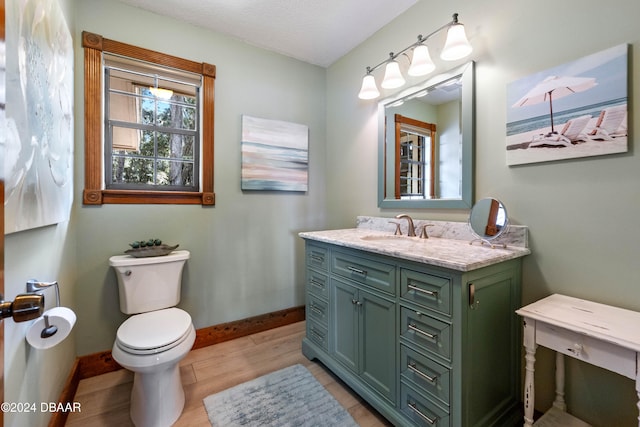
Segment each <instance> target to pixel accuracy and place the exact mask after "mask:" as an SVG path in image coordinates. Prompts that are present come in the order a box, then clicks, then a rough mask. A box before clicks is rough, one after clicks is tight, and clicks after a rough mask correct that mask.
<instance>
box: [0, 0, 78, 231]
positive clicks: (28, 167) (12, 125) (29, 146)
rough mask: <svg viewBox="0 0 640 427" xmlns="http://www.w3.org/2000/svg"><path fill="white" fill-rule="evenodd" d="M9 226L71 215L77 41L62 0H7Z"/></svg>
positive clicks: (56, 220) (38, 223)
mask: <svg viewBox="0 0 640 427" xmlns="http://www.w3.org/2000/svg"><path fill="white" fill-rule="evenodd" d="M6 13H7V20H6V22H7V26H6V58H7V63H6V98H7V100H8V102H7V103H6V110H5V113H6V132H3V133H2V134H3V137H2V141H0V143H1V144H2V145H3V146H4V173H5V232H6V233H12V232H17V231H21V230H27V229H31V228H36V227H42V226H45V225H50V224H55V223H59V222H63V221H67V220H68V219H69V214H70V211H71V203H72V201H73V44H72V39H71V34H70V33H69V28H68V27H67V24H66V22H65V19H64V14H63V13H62V10H61V9H60V5H59V4H58V2H57V0H24V1H14V2H8V3H7V10H6Z"/></svg>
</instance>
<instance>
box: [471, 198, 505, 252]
mask: <svg viewBox="0 0 640 427" xmlns="http://www.w3.org/2000/svg"><path fill="white" fill-rule="evenodd" d="M508 225H509V217H508V216H507V208H506V207H505V206H504V205H503V204H502V202H500V200H497V199H494V198H492V197H488V198H485V199H482V200H478V202H477V203H476V204H475V205H474V206H473V209H471V213H470V214H469V227H470V228H471V232H472V233H473V234H474V235H475V236H476V237H477V239H476V240H473V241H471V242H470V243H473V242H474V241H480V243H481V244H483V243H487V244H489V245H491V247H492V248H493V247H495V244H493V243H491V241H492V240H494V239H497V238H498V237H499V236H500V235H501V234H502V233H504V232H505V231H506V229H507V227H508ZM502 246H503V247H505V248H506V247H507V245H506V244H502Z"/></svg>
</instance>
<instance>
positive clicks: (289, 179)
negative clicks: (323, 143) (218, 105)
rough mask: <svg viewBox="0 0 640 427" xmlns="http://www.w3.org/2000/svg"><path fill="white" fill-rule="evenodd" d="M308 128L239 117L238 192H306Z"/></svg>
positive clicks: (274, 121)
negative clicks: (241, 190)
mask: <svg viewBox="0 0 640 427" xmlns="http://www.w3.org/2000/svg"><path fill="white" fill-rule="evenodd" d="M308 176H309V128H308V126H305V125H301V124H297V123H290V122H284V121H280V120H269V119H261V118H257V117H251V116H246V115H243V116H242V189H243V190H279V191H307V188H308Z"/></svg>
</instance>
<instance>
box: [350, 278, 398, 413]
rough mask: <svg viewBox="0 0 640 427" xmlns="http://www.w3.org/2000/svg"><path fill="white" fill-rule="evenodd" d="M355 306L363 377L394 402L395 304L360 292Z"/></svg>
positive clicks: (365, 292) (368, 293) (362, 291)
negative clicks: (358, 322) (357, 315)
mask: <svg viewBox="0 0 640 427" xmlns="http://www.w3.org/2000/svg"><path fill="white" fill-rule="evenodd" d="M356 305H357V306H358V309H359V311H360V341H361V348H362V352H361V356H360V375H361V377H362V378H363V379H364V380H365V381H366V382H367V383H368V384H369V385H370V386H371V387H373V388H374V389H376V390H377V391H378V392H379V393H380V394H382V395H383V396H384V397H386V398H387V399H389V400H390V401H391V402H395V396H396V391H395V383H396V381H395V378H396V374H395V372H396V345H395V331H396V304H395V301H390V300H388V299H385V298H381V297H379V296H377V295H374V294H372V293H370V292H367V291H364V290H360V291H359V293H358V304H356Z"/></svg>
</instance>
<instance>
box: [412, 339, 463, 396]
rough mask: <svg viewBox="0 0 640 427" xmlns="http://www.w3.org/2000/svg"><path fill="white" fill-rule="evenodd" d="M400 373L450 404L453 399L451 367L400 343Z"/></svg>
mask: <svg viewBox="0 0 640 427" xmlns="http://www.w3.org/2000/svg"><path fill="white" fill-rule="evenodd" d="M400 375H402V378H403V381H405V380H408V381H411V382H413V384H415V385H417V386H419V387H420V388H422V389H423V390H424V391H425V392H427V393H429V394H431V395H432V396H433V397H434V398H436V399H438V400H440V401H441V402H442V403H444V404H445V405H447V406H448V405H449V402H450V399H451V389H450V387H451V372H450V370H449V368H447V367H445V366H442V365H440V364H439V363H437V362H434V361H433V360H431V359H429V358H428V357H425V356H423V355H422V354H420V353H418V352H417V351H414V350H412V349H410V348H408V347H406V346H405V345H403V344H401V345H400Z"/></svg>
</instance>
